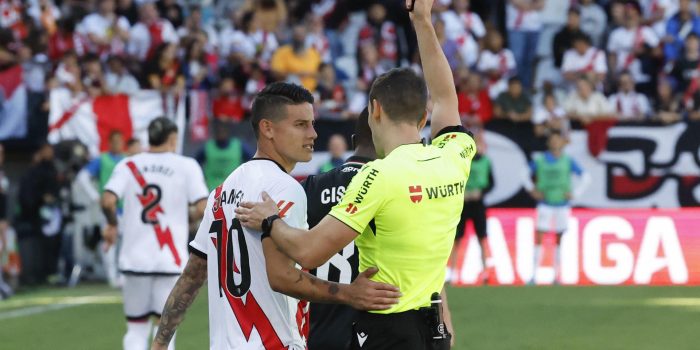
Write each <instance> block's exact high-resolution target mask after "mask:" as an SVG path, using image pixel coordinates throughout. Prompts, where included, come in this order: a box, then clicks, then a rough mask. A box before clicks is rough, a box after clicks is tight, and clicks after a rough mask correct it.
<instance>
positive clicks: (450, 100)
mask: <svg viewBox="0 0 700 350" xmlns="http://www.w3.org/2000/svg"><path fill="white" fill-rule="evenodd" d="M412 3H413V11H411V12H410V16H411V20H412V21H413V26H414V27H415V30H416V37H417V38H418V50H419V51H420V57H421V61H422V62H423V74H424V77H425V82H426V85H427V86H428V92H429V93H430V98H431V100H432V102H433V109H432V116H431V121H430V129H431V133H430V136H431V138H435V135H436V134H437V133H438V132H439V131H440V130H442V129H444V128H446V127H448V126H455V125H461V121H460V119H459V111H458V109H457V90H456V89H455V83H454V78H453V76H452V70H450V65H449V64H448V63H447V58H446V57H445V54H444V53H443V51H442V47H441V46H440V42H439V41H438V38H437V35H436V34H435V29H434V28H433V23H432V19H431V13H430V10H431V8H432V7H433V0H406V8H408V9H410V8H411V4H412Z"/></svg>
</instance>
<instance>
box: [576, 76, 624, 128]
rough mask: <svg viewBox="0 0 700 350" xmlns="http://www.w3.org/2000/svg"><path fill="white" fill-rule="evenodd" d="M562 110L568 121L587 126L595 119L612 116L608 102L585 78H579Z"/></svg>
mask: <svg viewBox="0 0 700 350" xmlns="http://www.w3.org/2000/svg"><path fill="white" fill-rule="evenodd" d="M564 110H565V111H566V115H567V117H568V119H569V120H572V121H578V122H581V123H583V124H588V123H590V122H592V121H594V120H597V119H605V118H610V117H612V115H613V111H612V108H611V107H610V104H609V103H608V100H607V99H606V98H605V96H603V94H601V93H600V92H598V91H595V89H594V88H593V84H592V83H591V82H590V81H588V79H586V78H579V80H578V81H577V82H576V90H575V91H572V92H571V93H569V96H568V97H567V98H566V101H565V102H564Z"/></svg>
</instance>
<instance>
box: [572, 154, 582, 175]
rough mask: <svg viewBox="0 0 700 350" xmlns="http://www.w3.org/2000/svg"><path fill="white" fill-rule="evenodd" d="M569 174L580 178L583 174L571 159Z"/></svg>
mask: <svg viewBox="0 0 700 350" xmlns="http://www.w3.org/2000/svg"><path fill="white" fill-rule="evenodd" d="M571 172H572V173H574V174H575V175H576V176H581V174H583V170H582V169H581V167H580V166H579V165H578V163H577V162H576V161H575V160H574V159H573V158H571Z"/></svg>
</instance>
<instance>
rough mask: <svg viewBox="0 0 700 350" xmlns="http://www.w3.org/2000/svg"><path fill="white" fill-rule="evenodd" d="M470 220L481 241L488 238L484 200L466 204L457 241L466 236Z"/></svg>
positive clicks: (458, 227)
mask: <svg viewBox="0 0 700 350" xmlns="http://www.w3.org/2000/svg"><path fill="white" fill-rule="evenodd" d="M468 220H471V221H472V223H473V224H474V231H476V236H477V237H479V238H480V239H482V238H486V205H484V201H483V200H480V201H476V202H474V201H469V202H464V208H463V209H462V218H461V219H460V220H459V224H458V225H457V235H456V236H455V239H460V238H462V237H463V236H464V230H465V229H466V228H467V221H468Z"/></svg>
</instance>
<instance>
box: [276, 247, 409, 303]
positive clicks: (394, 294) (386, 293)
mask: <svg viewBox="0 0 700 350" xmlns="http://www.w3.org/2000/svg"><path fill="white" fill-rule="evenodd" d="M263 250H264V253H265V261H266V267H267V275H268V279H269V280H270V287H271V288H272V289H273V290H274V291H276V292H278V293H283V294H286V295H289V296H291V297H294V298H297V299H303V300H308V301H311V302H316V303H338V304H348V305H350V306H352V307H354V308H355V309H358V310H386V309H389V308H391V307H392V306H393V305H395V304H396V303H398V299H399V297H400V296H401V293H399V291H398V288H396V287H394V286H391V285H388V284H384V283H378V282H374V281H371V280H370V277H372V276H373V275H374V274H376V273H377V272H378V270H377V269H376V268H373V269H368V270H367V271H364V272H363V273H361V274H360V275H359V276H358V277H357V278H356V279H355V281H354V282H353V283H352V284H339V283H335V282H328V281H324V280H322V279H319V278H317V277H315V276H314V275H312V274H310V273H308V272H305V271H301V270H299V269H297V268H296V267H295V264H294V261H292V260H291V259H290V258H289V257H287V256H286V255H285V254H284V252H282V251H281V250H280V249H279V248H278V247H277V245H276V244H275V243H274V241H273V240H272V239H264V240H263Z"/></svg>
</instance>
